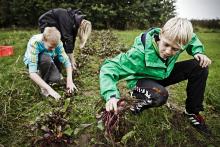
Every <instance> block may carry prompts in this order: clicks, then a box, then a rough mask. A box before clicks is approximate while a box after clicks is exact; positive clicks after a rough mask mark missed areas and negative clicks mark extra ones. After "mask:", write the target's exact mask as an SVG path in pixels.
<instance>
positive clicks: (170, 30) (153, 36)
mask: <svg viewBox="0 0 220 147" xmlns="http://www.w3.org/2000/svg"><path fill="white" fill-rule="evenodd" d="M184 50H186V51H187V53H188V54H189V55H191V56H193V57H194V59H190V60H186V61H181V62H177V63H176V61H177V59H178V57H179V55H180V54H181V53H182V52H183V51H184ZM210 64H211V60H210V59H209V58H208V57H207V56H206V55H204V46H203V45H202V43H201V42H200V40H199V39H198V37H197V36H196V34H194V33H193V27H192V24H191V22H189V21H188V20H187V19H183V18H178V17H174V18H171V19H170V20H168V21H167V22H166V24H165V25H164V26H163V28H153V29H151V30H149V31H147V32H145V33H142V34H140V35H139V36H138V37H136V39H135V41H134V44H133V45H132V47H131V49H130V50H129V51H127V52H126V53H121V54H119V55H118V56H116V57H115V58H113V59H107V60H106V61H105V62H104V64H103V65H102V67H101V70H100V90H101V95H102V97H103V98H104V99H105V100H106V110H107V111H114V112H115V113H117V102H118V101H119V99H120V94H119V91H118V88H117V83H118V81H119V80H121V79H125V80H126V81H127V86H128V88H129V89H131V90H132V91H133V92H132V96H134V97H136V98H137V99H138V102H137V103H136V104H134V106H132V107H131V111H132V112H133V113H135V114H137V113H139V112H141V111H143V110H144V109H146V108H150V107H158V106H161V105H163V104H165V103H166V101H167V98H168V92H167V90H166V89H165V87H166V86H169V85H172V84H175V83H178V82H181V81H183V80H188V84H187V88H186V92H187V98H186V107H185V115H186V116H187V117H188V118H189V120H190V122H191V124H192V125H193V126H194V127H195V128H196V129H198V130H199V131H202V132H204V133H210V132H209V130H208V128H207V126H206V125H205V121H204V119H203V118H202V116H201V115H200V114H199V112H200V111H203V104H202V103H203V99H204V91H205V86H206V80H207V77H208V65H210Z"/></svg>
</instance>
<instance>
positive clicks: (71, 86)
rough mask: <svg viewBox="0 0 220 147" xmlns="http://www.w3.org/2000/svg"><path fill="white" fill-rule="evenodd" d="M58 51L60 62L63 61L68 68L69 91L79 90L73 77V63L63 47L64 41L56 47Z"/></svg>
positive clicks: (67, 85) (67, 84) (67, 86)
mask: <svg viewBox="0 0 220 147" xmlns="http://www.w3.org/2000/svg"><path fill="white" fill-rule="evenodd" d="M56 53H57V55H58V59H59V61H60V62H62V63H63V64H64V66H65V68H66V73H67V81H66V82H67V83H66V88H67V92H68V93H72V92H73V90H74V89H76V90H77V88H76V86H75V84H74V83H73V79H72V67H71V63H70V60H69V57H68V56H67V54H66V53H65V50H64V48H63V43H62V42H60V43H59V45H58V47H57V48H56Z"/></svg>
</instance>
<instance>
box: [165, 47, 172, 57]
mask: <svg viewBox="0 0 220 147" xmlns="http://www.w3.org/2000/svg"><path fill="white" fill-rule="evenodd" d="M165 52H166V54H167V55H172V48H171V47H167V48H166V51H165Z"/></svg>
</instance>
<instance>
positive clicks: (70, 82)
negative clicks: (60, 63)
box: [66, 66, 77, 93]
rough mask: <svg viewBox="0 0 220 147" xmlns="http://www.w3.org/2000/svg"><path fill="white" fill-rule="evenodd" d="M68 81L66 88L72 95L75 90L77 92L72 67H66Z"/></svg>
mask: <svg viewBox="0 0 220 147" xmlns="http://www.w3.org/2000/svg"><path fill="white" fill-rule="evenodd" d="M66 73H67V79H66V88H67V92H68V93H72V92H73V91H74V89H76V90H77V88H76V86H75V84H74V83H73V79H72V68H71V66H68V67H66Z"/></svg>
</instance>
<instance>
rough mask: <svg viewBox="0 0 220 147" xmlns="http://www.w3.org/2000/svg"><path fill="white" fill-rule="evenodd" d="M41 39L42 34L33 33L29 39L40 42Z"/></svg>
mask: <svg viewBox="0 0 220 147" xmlns="http://www.w3.org/2000/svg"><path fill="white" fill-rule="evenodd" d="M42 40H43V34H36V35H33V36H32V37H31V39H30V41H31V42H42Z"/></svg>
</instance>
